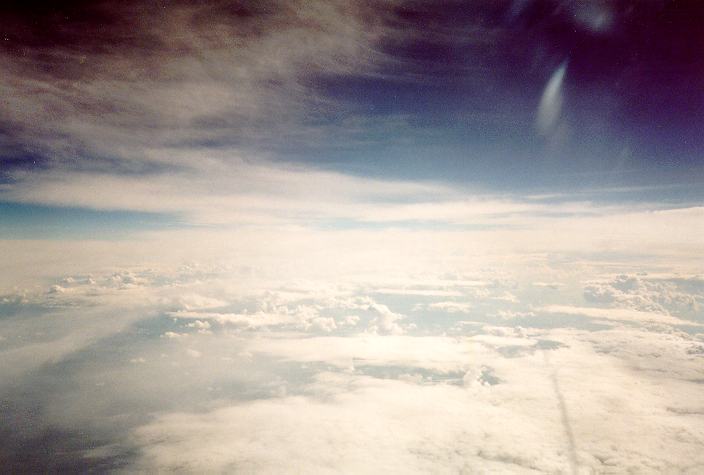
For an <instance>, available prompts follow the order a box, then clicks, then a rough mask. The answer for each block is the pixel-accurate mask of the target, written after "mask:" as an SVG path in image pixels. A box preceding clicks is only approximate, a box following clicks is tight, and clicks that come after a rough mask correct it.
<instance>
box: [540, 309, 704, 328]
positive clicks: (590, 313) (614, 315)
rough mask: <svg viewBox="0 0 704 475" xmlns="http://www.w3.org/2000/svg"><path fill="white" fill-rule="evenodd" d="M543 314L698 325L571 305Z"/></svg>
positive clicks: (648, 314)
mask: <svg viewBox="0 0 704 475" xmlns="http://www.w3.org/2000/svg"><path fill="white" fill-rule="evenodd" d="M539 310H540V311H542V312H547V313H558V314H560V313H561V314H566V315H583V316H585V317H589V318H598V319H603V320H618V321H626V322H628V321H632V322H639V323H664V324H666V325H697V324H694V323H692V322H688V321H686V320H681V319H679V318H676V317H672V316H670V315H666V314H665V315H664V314H660V313H655V312H643V311H639V310H632V309H625V308H599V307H574V306H570V305H548V306H546V307H541V308H540V309H539Z"/></svg>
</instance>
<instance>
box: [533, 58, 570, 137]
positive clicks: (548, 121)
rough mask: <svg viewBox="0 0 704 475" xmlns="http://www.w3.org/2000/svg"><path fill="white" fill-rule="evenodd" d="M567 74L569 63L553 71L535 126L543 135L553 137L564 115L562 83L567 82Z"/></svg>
mask: <svg viewBox="0 0 704 475" xmlns="http://www.w3.org/2000/svg"><path fill="white" fill-rule="evenodd" d="M566 72H567V62H563V63H562V64H560V66H558V67H557V69H555V71H553V73H552V75H551V76H550V79H549V80H548V82H547V84H546V85H545V89H544V90H543V95H542V96H541V98H540V104H538V112H537V116H536V119H535V126H536V127H537V129H538V132H540V133H541V134H542V135H551V134H553V133H554V132H555V129H556V128H557V125H558V122H559V120H560V114H561V113H562V102H563V100H564V98H563V91H562V89H563V87H562V83H563V82H564V80H565V74H566Z"/></svg>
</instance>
